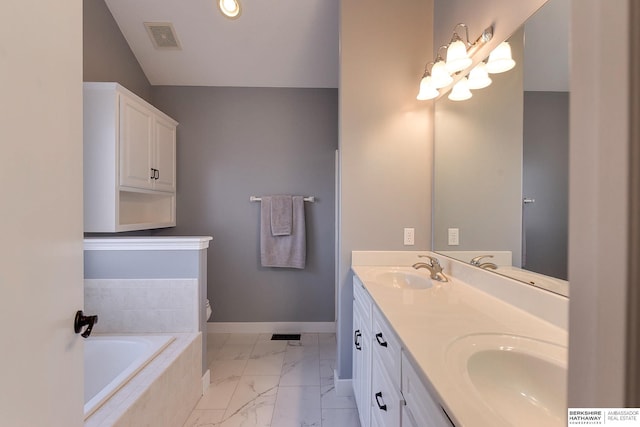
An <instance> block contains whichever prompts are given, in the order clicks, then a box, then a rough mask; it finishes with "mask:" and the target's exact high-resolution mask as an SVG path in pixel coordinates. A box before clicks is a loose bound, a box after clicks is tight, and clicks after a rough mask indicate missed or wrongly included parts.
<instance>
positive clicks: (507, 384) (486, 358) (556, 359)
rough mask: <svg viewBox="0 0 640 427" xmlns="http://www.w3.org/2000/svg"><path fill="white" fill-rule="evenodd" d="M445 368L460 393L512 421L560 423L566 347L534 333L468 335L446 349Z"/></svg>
mask: <svg viewBox="0 0 640 427" xmlns="http://www.w3.org/2000/svg"><path fill="white" fill-rule="evenodd" d="M446 357H447V362H448V368H449V373H450V374H451V375H452V380H453V381H455V382H456V383H457V384H458V387H459V388H461V391H462V392H468V393H472V394H473V395H475V396H476V398H478V399H479V400H480V401H482V403H483V404H484V405H485V406H486V407H488V408H489V409H490V410H492V411H493V412H494V413H496V414H497V415H498V416H500V417H501V418H503V419H504V420H505V421H506V422H507V423H508V424H511V425H517V426H542V425H543V426H555V425H558V426H560V425H563V423H564V419H565V416H566V408H567V406H566V401H567V398H566V394H567V348H566V347H564V346H561V345H557V344H553V343H550V342H546V341H541V340H536V339H533V338H527V337H521V336H515V335H501V334H476V335H468V336H465V337H462V338H459V339H458V340H456V341H454V342H453V343H452V344H451V345H450V346H449V347H448V349H447V352H446Z"/></svg>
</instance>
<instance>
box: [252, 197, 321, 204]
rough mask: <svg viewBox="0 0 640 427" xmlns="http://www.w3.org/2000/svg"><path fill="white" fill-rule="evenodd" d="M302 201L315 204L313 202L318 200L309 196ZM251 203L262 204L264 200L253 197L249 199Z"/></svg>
mask: <svg viewBox="0 0 640 427" xmlns="http://www.w3.org/2000/svg"><path fill="white" fill-rule="evenodd" d="M302 200H304V201H305V202H311V203H313V202H315V201H316V198H315V197H314V196H309V197H305V198H303V199H302ZM249 201H250V202H261V201H262V198H261V197H256V196H251V197H249Z"/></svg>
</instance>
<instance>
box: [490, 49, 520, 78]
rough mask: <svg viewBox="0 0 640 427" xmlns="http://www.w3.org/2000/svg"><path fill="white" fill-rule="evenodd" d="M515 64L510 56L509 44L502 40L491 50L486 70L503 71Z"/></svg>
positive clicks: (493, 72) (491, 71)
mask: <svg viewBox="0 0 640 427" xmlns="http://www.w3.org/2000/svg"><path fill="white" fill-rule="evenodd" d="M515 66H516V61H514V60H513V58H512V57H511V45H510V44H509V42H502V43H500V44H499V45H498V47H496V48H495V49H493V50H492V51H491V53H490V54H489V60H488V61H487V72H489V73H491V74H497V73H504V72H505V71H509V70H510V69H512V68H513V67H515Z"/></svg>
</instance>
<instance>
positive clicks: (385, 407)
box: [376, 391, 387, 411]
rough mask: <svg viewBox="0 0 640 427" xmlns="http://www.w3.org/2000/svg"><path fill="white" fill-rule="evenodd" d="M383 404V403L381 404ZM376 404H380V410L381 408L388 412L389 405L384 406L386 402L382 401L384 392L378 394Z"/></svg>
mask: <svg viewBox="0 0 640 427" xmlns="http://www.w3.org/2000/svg"><path fill="white" fill-rule="evenodd" d="M380 402H382V403H380ZM376 403H377V404H378V408H380V409H381V410H383V411H386V410H387V405H385V404H384V401H383V400H382V392H381V391H379V392H377V393H376Z"/></svg>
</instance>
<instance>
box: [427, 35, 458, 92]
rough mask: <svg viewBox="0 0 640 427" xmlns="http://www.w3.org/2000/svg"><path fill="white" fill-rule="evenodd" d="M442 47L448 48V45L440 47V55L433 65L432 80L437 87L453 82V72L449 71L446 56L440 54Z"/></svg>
mask: <svg viewBox="0 0 640 427" xmlns="http://www.w3.org/2000/svg"><path fill="white" fill-rule="evenodd" d="M442 48H445V49H446V48H447V46H444V45H443V46H440V47H439V48H438V56H437V57H436V60H435V64H433V67H431V82H432V83H433V87H435V88H436V89H440V88H443V87H445V86H449V85H450V84H451V83H452V82H453V77H451V74H450V73H449V71H447V66H446V63H445V62H444V58H443V57H442V56H441V55H440V51H441V50H442Z"/></svg>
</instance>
